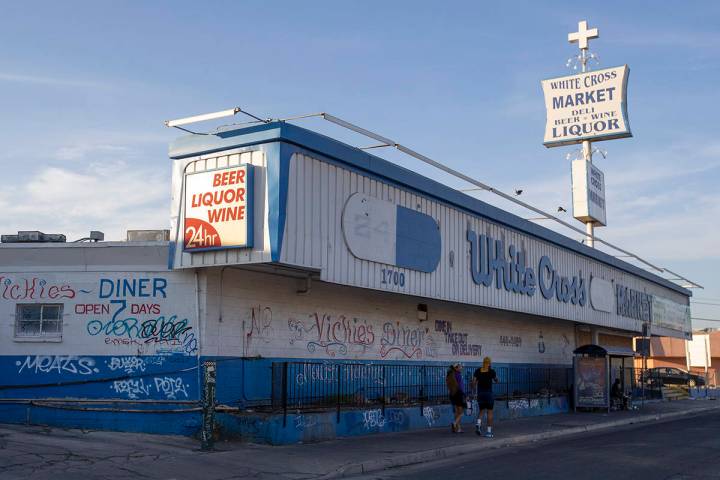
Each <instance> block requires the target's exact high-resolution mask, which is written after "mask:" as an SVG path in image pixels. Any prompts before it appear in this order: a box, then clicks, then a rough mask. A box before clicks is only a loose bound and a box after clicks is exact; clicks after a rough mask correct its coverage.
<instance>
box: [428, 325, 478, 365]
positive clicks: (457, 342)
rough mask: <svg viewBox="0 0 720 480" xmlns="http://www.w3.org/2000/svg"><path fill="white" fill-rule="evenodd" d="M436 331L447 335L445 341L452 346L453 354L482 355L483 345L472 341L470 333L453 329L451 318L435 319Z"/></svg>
mask: <svg viewBox="0 0 720 480" xmlns="http://www.w3.org/2000/svg"><path fill="white" fill-rule="evenodd" d="M435 331H436V332H440V333H442V334H443V335H444V336H445V343H447V344H449V345H451V346H452V354H453V355H456V356H470V357H479V356H481V355H482V346H481V345H478V344H475V343H470V342H469V341H468V337H469V334H468V333H466V332H456V331H453V326H452V322H451V321H450V320H435Z"/></svg>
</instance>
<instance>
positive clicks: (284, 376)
mask: <svg viewBox="0 0 720 480" xmlns="http://www.w3.org/2000/svg"><path fill="white" fill-rule="evenodd" d="M287 376H288V362H283V363H282V387H281V389H282V409H283V427H285V426H287V398H288V381H287Z"/></svg>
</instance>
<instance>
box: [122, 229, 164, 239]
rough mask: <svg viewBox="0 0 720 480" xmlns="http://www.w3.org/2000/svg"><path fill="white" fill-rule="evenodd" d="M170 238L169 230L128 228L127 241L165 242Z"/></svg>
mask: <svg viewBox="0 0 720 480" xmlns="http://www.w3.org/2000/svg"><path fill="white" fill-rule="evenodd" d="M168 240H170V230H128V231H127V241H128V242H166V241H168Z"/></svg>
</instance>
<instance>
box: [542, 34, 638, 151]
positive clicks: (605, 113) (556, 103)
mask: <svg viewBox="0 0 720 480" xmlns="http://www.w3.org/2000/svg"><path fill="white" fill-rule="evenodd" d="M571 35H572V34H571ZM583 38H584V37H583ZM585 41H587V38H586V39H585ZM629 73H630V69H629V68H628V66H627V65H623V66H620V67H613V68H606V69H604V70H595V71H592V72H586V73H580V74H577V75H568V76H565V77H557V78H551V79H548V80H543V81H542V88H543V93H544V94H545V108H546V110H547V120H546V122H545V137H544V141H543V144H544V145H545V146H546V147H548V148H549V147H559V146H562V145H572V144H575V143H581V142H583V141H584V140H592V141H599V140H612V139H615V138H624V137H631V136H632V133H631V132H630V123H629V122H628V118H627V80H628V75H629Z"/></svg>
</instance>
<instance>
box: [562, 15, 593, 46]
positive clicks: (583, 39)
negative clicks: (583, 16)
mask: <svg viewBox="0 0 720 480" xmlns="http://www.w3.org/2000/svg"><path fill="white" fill-rule="evenodd" d="M599 36H600V32H598V29H597V28H591V29H590V30H588V28H587V21H586V20H583V21H581V22H578V31H577V32H575V33H568V42H570V43H577V44H578V47H579V48H580V50H587V48H588V40H590V39H591V38H598V37H599Z"/></svg>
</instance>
